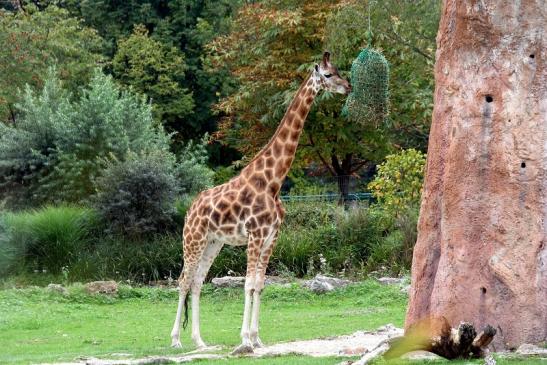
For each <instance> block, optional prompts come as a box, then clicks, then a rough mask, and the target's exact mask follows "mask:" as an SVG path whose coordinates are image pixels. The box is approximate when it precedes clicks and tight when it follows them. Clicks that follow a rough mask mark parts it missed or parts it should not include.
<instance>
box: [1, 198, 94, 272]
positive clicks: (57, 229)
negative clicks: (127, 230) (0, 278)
mask: <svg viewBox="0 0 547 365" xmlns="http://www.w3.org/2000/svg"><path fill="white" fill-rule="evenodd" d="M2 221H3V224H2V227H3V231H2V232H0V245H1V249H2V251H3V252H7V253H8V255H7V256H4V260H6V261H7V262H5V263H4V264H5V265H3V267H4V271H5V272H6V273H13V272H17V271H19V272H20V271H22V269H24V268H26V269H31V270H40V271H42V270H47V271H49V272H51V273H53V274H60V273H61V272H62V269H63V267H69V266H70V265H71V264H72V263H74V262H75V261H77V260H78V259H79V256H80V254H81V253H82V251H84V250H85V249H86V247H87V245H88V244H89V243H90V240H91V238H92V237H93V236H94V234H93V233H94V232H95V230H96V227H97V215H96V213H95V212H94V211H93V210H90V209H86V208H79V207H67V206H64V207H46V208H43V209H41V210H33V211H28V212H21V213H5V214H4V215H3V217H2Z"/></svg>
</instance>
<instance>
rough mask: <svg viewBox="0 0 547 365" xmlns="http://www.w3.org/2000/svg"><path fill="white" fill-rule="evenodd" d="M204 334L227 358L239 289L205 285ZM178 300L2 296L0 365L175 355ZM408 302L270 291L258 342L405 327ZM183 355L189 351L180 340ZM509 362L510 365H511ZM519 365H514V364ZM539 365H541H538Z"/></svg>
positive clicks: (373, 295)
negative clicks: (173, 332) (173, 331)
mask: <svg viewBox="0 0 547 365" xmlns="http://www.w3.org/2000/svg"><path fill="white" fill-rule="evenodd" d="M202 298H203V300H202V303H203V304H202V335H203V338H204V340H205V341H206V342H207V343H208V344H214V345H223V346H224V349H225V350H223V351H226V352H227V351H229V350H230V349H231V348H233V347H234V346H236V345H237V344H238V343H239V329H240V325H241V317H242V307H243V298H242V291H241V290H228V289H225V290H218V289H213V288H212V287H210V286H206V288H205V290H204V295H203V297H202ZM176 301H177V293H176V292H174V291H169V290H163V289H155V288H130V287H123V286H122V287H121V288H120V291H119V294H118V296H117V297H107V296H103V295H98V296H90V295H87V294H86V293H85V292H84V290H83V287H82V286H79V285H73V286H70V287H69V292H68V294H67V295H61V294H58V293H51V292H48V291H47V290H46V289H44V288H38V287H33V288H26V289H5V290H0V364H28V363H39V362H58V361H66V360H73V359H75V358H78V357H89V356H93V357H105V358H107V357H112V356H115V355H112V354H117V353H126V354H127V353H129V354H131V355H132V356H144V355H153V354H163V355H166V354H180V353H181V350H175V349H171V348H170V347H169V344H170V342H169V341H170V338H169V332H170V330H171V325H172V320H173V316H174V311H175V309H176ZM405 306H406V297H405V296H404V295H403V294H402V293H400V291H399V288H398V287H386V286H381V285H379V284H377V283H376V282H373V281H366V282H363V283H360V284H356V285H353V286H351V287H348V288H345V289H342V290H338V291H336V292H333V293H328V294H324V295H316V294H313V293H310V292H309V291H307V290H304V289H301V288H300V287H298V286H296V285H293V286H291V287H267V288H266V289H265V292H264V299H263V307H262V308H263V310H262V315H261V337H262V339H263V341H264V342H265V343H267V344H271V343H276V342H281V341H290V340H296V339H312V338H318V337H324V336H332V335H340V334H349V333H353V332H355V331H356V330H363V329H375V328H377V327H379V326H381V325H384V324H386V323H393V324H395V325H396V326H401V325H402V324H403V318H404V313H405ZM182 341H183V346H184V348H183V349H182V352H186V351H189V350H192V349H193V346H192V344H191V340H190V333H189V330H188V329H187V330H186V331H185V332H183V334H182ZM340 361H341V359H337V358H319V359H318V358H305V357H294V356H288V357H277V358H268V359H260V360H257V359H245V358H242V359H230V360H221V361H199V362H198V363H199V364H250V363H251V362H252V363H253V364H254V363H258V364H336V363H338V362H340ZM512 363H513V362H512ZM515 363H516V362H515ZM540 363H541V362H539V363H538V364H540ZM542 364H545V362H543V363H542Z"/></svg>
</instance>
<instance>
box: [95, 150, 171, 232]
mask: <svg viewBox="0 0 547 365" xmlns="http://www.w3.org/2000/svg"><path fill="white" fill-rule="evenodd" d="M175 169H176V161H175V156H174V155H172V154H171V153H169V152H167V151H153V152H150V153H146V154H136V153H129V154H128V155H127V156H126V157H125V159H124V160H123V161H120V160H114V161H110V162H109V163H108V165H107V166H106V168H105V169H104V171H103V173H102V175H101V176H100V177H99V178H98V179H97V184H96V188H97V193H96V195H95V198H94V206H95V208H96V209H97V211H98V212H99V214H100V215H101V217H102V219H103V220H104V221H105V223H107V225H108V231H109V232H112V233H120V234H123V235H125V236H129V237H141V236H146V235H150V234H152V233H157V232H165V231H169V230H172V229H173V228H174V222H173V218H174V215H175V209H174V201H175V197H176V196H177V194H178V189H177V180H176V171H175Z"/></svg>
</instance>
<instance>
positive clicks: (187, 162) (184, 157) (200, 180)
mask: <svg viewBox="0 0 547 365" xmlns="http://www.w3.org/2000/svg"><path fill="white" fill-rule="evenodd" d="M208 138H209V136H208V135H207V134H205V135H204V136H203V138H202V139H201V141H200V143H195V142H193V141H190V142H188V143H187V144H186V145H185V146H184V148H183V149H182V151H181V152H180V154H179V156H178V159H179V164H178V168H177V170H178V174H177V178H178V182H179V186H180V190H181V192H182V193H184V194H190V195H193V194H197V193H199V192H200V191H202V190H205V189H207V188H209V187H211V186H212V184H213V176H214V174H215V173H214V171H213V170H211V169H210V168H208V167H207V160H208V159H209V156H208V155H207V150H206V148H205V146H206V145H207V140H208Z"/></svg>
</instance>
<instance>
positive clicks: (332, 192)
mask: <svg viewBox="0 0 547 365" xmlns="http://www.w3.org/2000/svg"><path fill="white" fill-rule="evenodd" d="M367 183H368V180H366V179H364V178H362V177H360V176H354V175H352V176H313V177H310V176H306V177H300V178H296V179H288V181H287V182H286V184H284V186H283V188H282V191H281V200H282V201H285V202H333V201H337V202H339V203H341V202H366V203H371V202H373V201H374V197H373V195H372V194H371V193H370V192H368V191H367V190H366V188H367Z"/></svg>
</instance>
